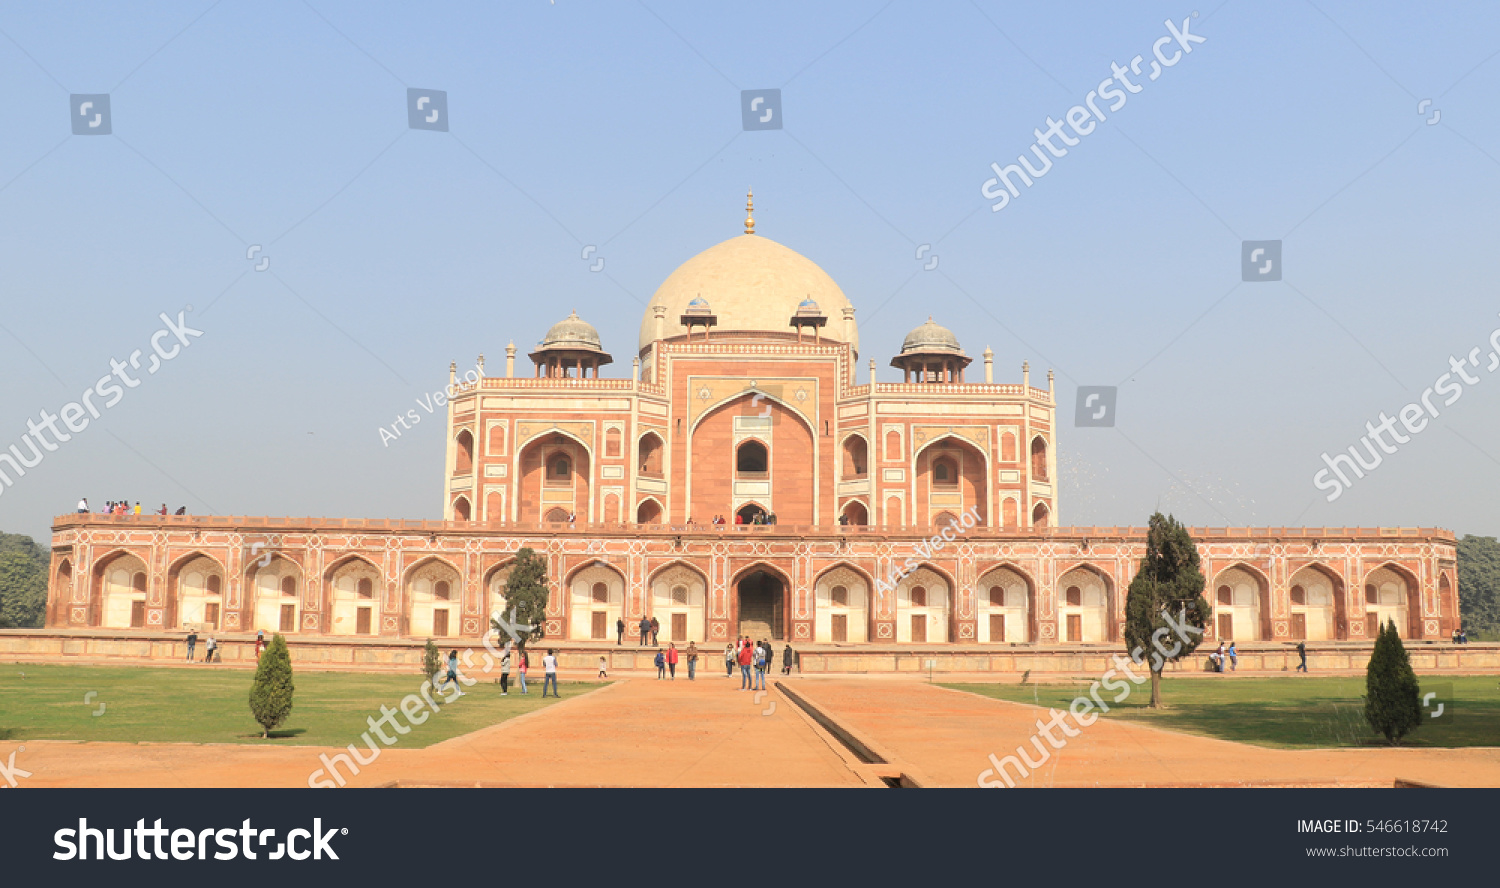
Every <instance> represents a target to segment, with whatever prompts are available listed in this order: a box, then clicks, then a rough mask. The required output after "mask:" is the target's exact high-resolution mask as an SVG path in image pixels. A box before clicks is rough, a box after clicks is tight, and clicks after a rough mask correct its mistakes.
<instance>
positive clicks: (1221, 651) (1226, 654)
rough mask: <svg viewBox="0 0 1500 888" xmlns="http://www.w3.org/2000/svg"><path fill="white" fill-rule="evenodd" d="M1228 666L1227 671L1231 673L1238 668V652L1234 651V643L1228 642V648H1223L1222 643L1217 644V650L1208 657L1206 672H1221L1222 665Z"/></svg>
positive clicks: (1222, 669)
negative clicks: (1226, 664)
mask: <svg viewBox="0 0 1500 888" xmlns="http://www.w3.org/2000/svg"><path fill="white" fill-rule="evenodd" d="M1225 663H1228V664H1229V671H1230V672H1233V671H1235V670H1236V669H1238V668H1239V665H1240V652H1239V651H1238V650H1236V649H1235V646H1234V642H1233V641H1231V642H1229V647H1228V649H1226V648H1225V647H1224V642H1222V641H1221V642H1219V647H1218V650H1215V651H1214V652H1213V653H1211V654H1209V655H1208V670H1209V671H1210V672H1223V671H1224V664H1225Z"/></svg>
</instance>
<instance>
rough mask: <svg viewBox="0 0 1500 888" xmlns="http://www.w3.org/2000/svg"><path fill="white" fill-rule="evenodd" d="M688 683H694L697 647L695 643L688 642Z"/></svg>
mask: <svg viewBox="0 0 1500 888" xmlns="http://www.w3.org/2000/svg"><path fill="white" fill-rule="evenodd" d="M687 660H688V681H694V680H695V676H696V675H697V673H698V645H697V643H696V642H692V641H690V642H688V649H687Z"/></svg>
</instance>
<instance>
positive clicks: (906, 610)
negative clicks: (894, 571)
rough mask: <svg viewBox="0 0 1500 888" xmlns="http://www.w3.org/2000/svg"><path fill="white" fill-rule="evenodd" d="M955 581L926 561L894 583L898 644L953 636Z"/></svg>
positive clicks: (916, 642)
mask: <svg viewBox="0 0 1500 888" xmlns="http://www.w3.org/2000/svg"><path fill="white" fill-rule="evenodd" d="M957 594H958V584H957V583H956V582H954V579H953V576H952V574H950V573H948V572H947V571H946V570H943V569H942V568H940V567H938V566H936V565H934V564H931V563H929V562H925V561H924V562H920V563H918V564H917V566H916V568H915V569H913V570H912V571H911V573H909V574H907V575H906V576H905V577H902V578H901V581H900V582H899V583H897V584H896V641H897V643H901V644H941V643H944V642H948V641H951V640H953V639H954V638H955V637H956V633H955V632H954V626H953V617H954V615H955V614H956V613H957V608H956V607H954V598H955V597H956V596H957Z"/></svg>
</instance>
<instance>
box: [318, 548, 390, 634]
mask: <svg viewBox="0 0 1500 888" xmlns="http://www.w3.org/2000/svg"><path fill="white" fill-rule="evenodd" d="M323 588H324V589H325V590H326V592H325V594H324V597H323V600H324V602H325V603H324V605H323V606H324V610H325V619H324V620H323V627H324V629H323V631H324V632H325V633H326V634H329V635H357V636H369V635H379V634H380V630H381V626H380V615H381V613H382V612H383V611H384V610H385V608H384V607H383V605H384V603H385V602H386V601H387V597H388V595H389V592H388V590H387V589H386V583H385V576H384V573H383V572H382V571H381V569H380V568H379V567H377V566H376V565H375V563H374V562H373V561H371V560H370V559H369V558H366V557H365V556H363V555H361V554H358V553H351V554H348V555H345V556H343V557H342V558H339V559H337V560H335V561H334V562H333V563H332V564H330V565H328V567H326V568H325V569H324V570H323Z"/></svg>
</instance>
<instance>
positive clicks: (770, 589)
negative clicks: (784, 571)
mask: <svg viewBox="0 0 1500 888" xmlns="http://www.w3.org/2000/svg"><path fill="white" fill-rule="evenodd" d="M784 589H785V587H784V586H783V585H782V582H781V578H780V577H778V576H776V575H775V574H773V573H770V572H768V571H764V570H754V571H751V572H750V573H748V574H746V575H745V576H743V577H741V578H740V581H739V583H738V584H737V585H736V590H737V592H738V596H739V615H740V622H739V628H738V629H737V630H735V631H736V632H737V633H738V634H739V635H745V636H749V637H750V638H755V639H762V638H771V639H776V640H780V639H783V638H785V637H786V634H785V633H784V632H783V631H782V628H783V627H782V617H783V612H782V604H783V602H782V599H783V597H784V595H783V592H784Z"/></svg>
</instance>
